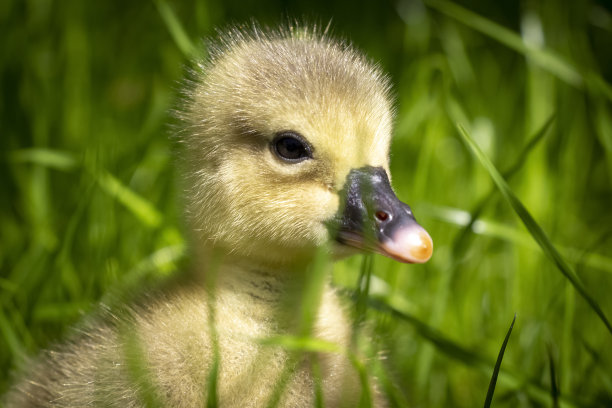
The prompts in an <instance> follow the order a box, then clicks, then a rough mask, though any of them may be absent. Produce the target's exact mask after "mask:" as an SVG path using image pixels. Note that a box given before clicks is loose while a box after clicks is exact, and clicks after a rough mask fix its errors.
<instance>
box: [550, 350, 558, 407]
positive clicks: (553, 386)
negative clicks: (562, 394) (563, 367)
mask: <svg viewBox="0 0 612 408" xmlns="http://www.w3.org/2000/svg"><path fill="white" fill-rule="evenodd" d="M548 360H549V369H550V394H551V397H552V401H553V408H559V387H558V386H557V374H556V370H555V360H554V359H553V355H552V351H551V350H550V347H548Z"/></svg>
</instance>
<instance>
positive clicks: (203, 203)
mask: <svg viewBox="0 0 612 408" xmlns="http://www.w3.org/2000/svg"><path fill="white" fill-rule="evenodd" d="M388 89H389V85H388V81H387V80H386V79H385V77H384V76H383V75H382V74H381V73H380V71H379V70H378V69H377V68H376V67H374V66H373V65H372V64H371V63H369V62H368V61H367V60H366V59H365V58H364V57H363V56H362V55H360V54H359V53H357V52H356V51H354V50H353V49H352V48H351V47H350V46H348V45H346V44H343V43H339V42H335V41H333V40H331V39H329V38H328V37H326V36H325V35H321V34H319V33H317V32H316V31H312V30H306V29H301V28H297V27H290V28H287V29H283V30H279V31H276V32H266V33H264V32H261V31H260V30H258V29H257V28H255V29H253V30H251V31H249V32H245V31H240V30H234V31H231V32H229V33H228V34H227V35H225V36H224V37H223V39H222V41H221V42H220V43H218V44H217V45H216V46H214V47H213V49H212V52H211V56H210V57H209V58H208V59H207V60H205V61H202V62H200V63H199V64H198V68H197V69H196V70H195V73H194V75H193V78H192V80H190V81H188V82H187V84H186V86H185V94H186V98H185V103H184V106H183V107H182V108H181V109H180V110H179V112H178V116H179V118H180V119H181V121H182V123H183V126H182V129H181V130H180V132H179V133H180V139H181V140H182V141H183V142H184V144H185V158H184V159H185V160H184V161H185V163H184V168H185V169H186V178H185V180H186V186H187V193H186V197H187V202H188V203H187V207H188V208H187V215H188V222H189V225H190V227H191V229H192V234H193V251H192V252H193V253H194V268H193V270H194V273H193V274H192V278H191V279H190V280H189V284H180V285H176V286H173V287H172V288H168V289H166V290H162V291H159V292H155V293H152V294H149V295H148V296H147V297H146V298H145V299H144V300H141V301H139V302H137V303H135V304H133V305H131V306H126V307H125V308H123V309H121V310H119V311H117V310H113V311H110V310H102V311H101V312H100V313H99V314H98V316H97V317H95V318H93V319H92V320H91V321H90V323H86V324H84V325H83V326H82V328H81V329H79V331H77V332H75V333H74V335H73V336H72V338H71V339H70V340H69V341H68V342H67V343H65V344H63V345H60V346H57V347H55V348H53V349H51V350H48V351H45V352H44V353H43V354H42V356H41V357H40V358H39V359H38V360H37V361H36V362H35V363H33V364H32V365H31V367H30V369H29V370H28V372H27V373H26V375H25V376H24V378H25V379H24V380H21V381H20V382H19V383H17V385H16V387H15V388H14V389H13V390H12V391H11V392H10V393H9V394H8V396H7V398H6V399H5V404H6V406H7V407H87V406H105V407H142V406H146V405H147V403H146V401H147V398H148V397H147V396H151V395H152V396H153V397H154V400H155V401H157V404H159V405H161V406H168V407H195V406H204V405H205V404H206V400H207V398H208V396H207V390H208V381H209V377H210V375H211V370H212V368H213V362H214V361H215V353H216V351H217V350H218V356H219V360H218V361H219V363H220V365H219V372H218V381H217V384H218V385H217V387H218V388H217V395H218V403H219V406H221V407H263V406H266V404H268V403H269V402H270V401H271V398H272V395H273V393H274V390H275V387H276V385H277V384H278V383H279V382H281V381H282V378H283V375H284V374H283V373H285V372H286V371H287V370H288V371H289V372H290V373H291V375H289V376H288V377H287V378H288V380H287V381H288V382H287V383H286V387H285V390H284V391H283V392H282V393H281V394H280V399H279V405H278V406H280V407H310V406H313V405H314V401H315V388H316V387H315V380H314V376H313V374H312V370H311V365H310V363H309V358H310V357H309V356H308V355H306V356H302V357H301V358H299V359H297V360H296V359H295V358H294V355H293V354H292V353H291V352H290V351H287V350H286V349H284V348H282V347H274V346H269V345H262V344H261V342H259V341H258V339H262V338H268V337H271V336H278V335H283V334H291V333H295V330H296V323H295V321H296V314H297V311H298V310H299V302H298V300H299V299H300V296H295V294H296V290H297V291H299V286H300V284H301V283H303V282H304V281H305V280H304V279H305V278H304V274H307V273H308V264H309V263H310V261H311V260H312V259H313V258H315V256H316V254H317V251H318V250H319V249H320V248H321V247H322V246H323V245H327V244H328V243H329V242H330V241H333V239H332V238H333V237H331V235H330V230H329V228H328V222H329V220H331V219H332V218H333V217H334V216H335V215H336V214H337V213H338V211H339V206H340V202H341V198H340V196H339V192H340V191H341V189H342V188H343V186H344V183H345V180H346V178H347V175H348V174H349V172H350V171H351V169H354V168H358V167H362V166H374V167H381V168H383V169H385V170H386V171H387V173H388V150H389V143H390V134H391V123H392V112H391V103H390V99H389V96H388ZM287 130H291V131H295V132H299V134H301V135H304V137H305V138H306V139H307V140H308V143H309V144H310V145H311V146H312V148H313V149H312V158H311V160H306V161H303V162H301V163H298V164H295V163H294V164H288V163H287V162H284V161H283V160H280V159H279V157H278V156H277V155H275V152H274V151H273V149H271V147H270V146H271V142H272V141H273V139H274V137H275V135H277V134H278V133H279V132H283V131H287ZM332 252H333V253H332V256H337V257H339V256H343V255H345V254H346V253H347V250H346V248H343V247H341V246H338V245H336V246H334V247H333V249H332ZM216 259H220V260H221V261H220V262H218V263H217V262H216V261H215V262H213V260H216ZM213 263H214V264H215V265H216V266H215V267H214V268H213V267H211V264H213ZM213 269H214V270H213ZM211 275H214V277H215V279H214V290H212V289H211V287H212V286H211V285H210V284H207V283H206V282H209V281H210V279H209V278H210V276H211ZM209 283H210V282H209ZM296 287H297V289H296ZM296 299H297V300H296ZM350 333H351V330H350V324H349V320H348V318H347V317H346V313H345V311H344V310H343V307H342V306H341V302H340V300H339V299H338V296H337V295H336V293H335V292H334V290H333V289H332V288H331V287H330V285H329V284H325V287H324V290H323V294H322V298H321V302H320V307H319V310H318V314H317V318H316V320H315V322H314V324H313V330H312V336H313V337H316V338H319V339H322V340H325V341H329V342H333V343H335V344H337V345H339V346H340V348H342V349H347V348H348V347H349V343H350ZM215 345H218V349H217V348H216V347H217V346H215ZM134 347H136V349H138V350H139V352H138V353H134ZM317 358H318V361H319V364H320V368H321V386H322V393H323V398H324V402H325V406H328V407H341V406H347V407H353V406H357V405H358V402H359V398H360V397H361V395H362V389H361V383H360V381H359V378H358V375H357V373H356V371H355V369H354V368H353V367H352V365H351V364H350V362H349V360H348V358H347V357H346V356H345V355H343V354H339V353H319V354H318V355H317ZM141 366H142V367H144V368H142V367H141ZM138 367H141V368H142V369H141V370H140V371H139V369H138ZM143 373H145V374H147V375H145V376H144V377H142V378H141V377H139V376H140V375H142V374H143ZM143 378H144V379H143ZM375 404H376V405H380V402H379V401H376V402H375Z"/></svg>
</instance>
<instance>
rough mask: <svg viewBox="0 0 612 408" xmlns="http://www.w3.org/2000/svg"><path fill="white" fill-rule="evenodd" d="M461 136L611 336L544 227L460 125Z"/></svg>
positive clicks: (600, 313)
mask: <svg viewBox="0 0 612 408" xmlns="http://www.w3.org/2000/svg"><path fill="white" fill-rule="evenodd" d="M458 128H459V134H460V135H461V136H462V140H463V141H464V143H465V144H466V145H467V146H468V148H469V149H470V150H471V151H472V152H473V153H474V155H475V156H476V157H477V158H478V160H479V161H480V163H481V164H482V165H483V167H484V168H485V169H486V170H487V171H488V173H489V175H490V176H491V178H492V179H493V181H494V182H495V184H496V185H497V187H498V188H499V190H500V191H501V193H502V195H503V196H504V198H505V199H506V200H507V201H508V203H509V204H510V205H511V206H512V208H513V209H514V211H515V212H516V214H517V215H518V216H519V217H520V219H521V221H523V224H524V225H525V227H527V230H528V231H529V233H530V234H531V236H532V237H533V239H534V240H535V241H536V242H537V243H538V245H539V246H540V248H542V251H543V252H544V254H545V255H546V256H547V257H548V258H549V259H550V260H551V262H552V263H554V264H555V265H556V266H557V268H558V269H559V271H560V272H561V273H562V274H563V275H564V276H565V277H566V278H567V279H568V280H569V281H570V282H571V284H572V285H573V286H574V288H575V289H576V291H578V293H579V294H580V295H581V296H582V297H583V298H584V300H586V302H587V303H588V304H589V306H590V307H591V308H592V309H593V311H594V312H595V313H596V314H597V315H598V316H599V318H600V319H601V321H602V322H603V323H604V324H605V325H606V327H607V328H608V331H609V332H610V334H612V324H610V321H609V320H608V318H607V317H606V315H605V313H604V312H603V310H602V309H601V307H600V306H599V303H597V301H596V300H595V299H594V298H593V297H592V296H591V295H590V294H589V292H587V290H586V288H585V287H584V285H583V284H582V282H581V281H580V280H579V278H578V276H577V275H576V272H575V271H574V269H573V268H572V267H571V266H570V265H569V264H568V263H567V261H566V260H565V258H563V256H561V254H560V253H559V251H557V249H556V248H555V246H554V245H553V244H552V242H551V241H550V239H549V238H548V236H547V235H546V233H545V232H544V230H543V229H542V227H540V225H539V224H538V223H537V222H536V220H535V219H534V218H533V217H532V216H531V214H530V213H529V211H527V208H525V206H524V205H523V203H521V201H520V200H519V199H518V198H517V197H516V195H515V194H514V192H512V190H511V189H510V186H509V185H508V183H507V182H506V180H504V178H503V177H502V175H501V174H500V173H499V171H498V170H497V169H496V168H495V166H494V165H493V163H492V162H491V161H490V160H489V158H488V157H487V156H486V155H485V154H484V153H483V151H482V150H480V148H479V147H478V145H477V144H476V142H474V140H473V139H472V137H471V136H470V135H469V134H468V133H467V131H466V130H465V128H464V127H463V126H461V125H458Z"/></svg>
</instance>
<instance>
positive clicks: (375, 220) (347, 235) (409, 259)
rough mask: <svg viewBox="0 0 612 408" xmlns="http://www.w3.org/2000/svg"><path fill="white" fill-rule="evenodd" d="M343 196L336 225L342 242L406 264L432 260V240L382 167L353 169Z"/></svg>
mask: <svg viewBox="0 0 612 408" xmlns="http://www.w3.org/2000/svg"><path fill="white" fill-rule="evenodd" d="M341 195H342V197H343V204H344V205H343V206H341V210H340V211H341V213H340V214H339V215H338V216H337V218H336V222H335V228H336V240H337V241H338V242H340V243H342V244H344V245H348V246H351V247H355V248H357V249H361V250H366V251H371V252H377V253H379V254H381V255H384V256H387V257H389V258H392V259H395V260H397V261H400V262H405V263H423V262H427V261H428V260H429V258H431V254H432V252H433V242H432V240H431V237H430V236H429V234H428V233H427V231H425V229H424V228H423V227H421V226H420V225H419V224H418V223H417V222H416V220H415V219H414V216H413V215H412V211H411V210H410V207H409V206H408V205H406V204H404V203H402V202H401V201H400V200H399V199H398V198H397V196H396V195H395V193H394V192H393V190H392V189H391V184H390V183H389V177H388V176H387V173H386V172H385V170H384V169H383V168H382V167H371V166H365V167H362V168H359V169H353V170H351V172H350V173H349V175H348V176H347V179H346V183H345V185H344V188H343V189H342V191H341Z"/></svg>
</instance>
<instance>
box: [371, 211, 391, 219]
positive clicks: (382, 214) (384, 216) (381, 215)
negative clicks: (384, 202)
mask: <svg viewBox="0 0 612 408" xmlns="http://www.w3.org/2000/svg"><path fill="white" fill-rule="evenodd" d="M374 216H375V217H376V219H377V220H378V221H387V220H388V219H389V217H390V215H389V213H388V212H386V211H376V214H374Z"/></svg>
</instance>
